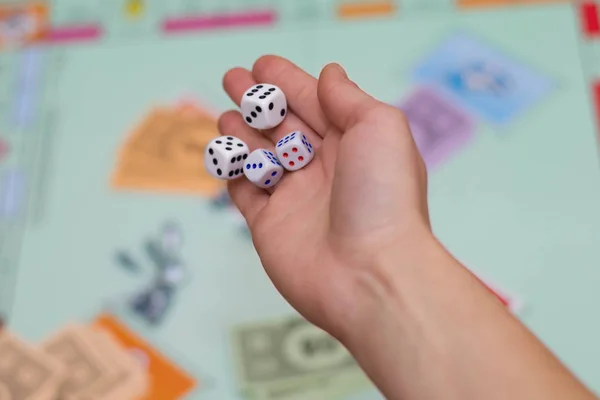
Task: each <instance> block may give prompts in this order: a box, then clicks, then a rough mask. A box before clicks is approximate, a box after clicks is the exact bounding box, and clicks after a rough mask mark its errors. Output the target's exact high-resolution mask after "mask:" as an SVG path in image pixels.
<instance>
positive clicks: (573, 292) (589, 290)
mask: <svg viewBox="0 0 600 400" xmlns="http://www.w3.org/2000/svg"><path fill="white" fill-rule="evenodd" d="M0 4H2V3H0ZM11 4H12V2H11ZM3 7H4V8H2V7H0V9H2V10H7V8H6V7H8V6H6V5H5V6H3ZM10 7H12V10H13V12H12V13H6V12H0V39H1V40H0V47H2V48H3V51H2V52H1V53H0V113H1V114H0V116H1V117H0V314H1V316H2V318H3V319H4V322H5V324H6V326H7V327H8V328H9V329H10V330H12V331H13V332H15V333H16V334H18V335H19V336H20V337H22V338H24V339H25V340H27V341H29V342H32V343H41V342H42V341H43V340H44V339H45V338H46V337H48V336H49V335H51V334H52V333H53V332H55V331H57V330H59V329H61V327H63V326H66V325H68V324H70V323H72V322H73V321H78V322H82V323H84V322H85V323H88V324H91V325H94V326H102V327H104V328H106V329H109V330H111V331H112V332H113V333H114V334H115V336H116V337H118V338H119V339H120V340H121V343H122V344H123V345H124V346H126V347H128V348H130V349H133V350H135V351H137V352H141V353H143V354H144V355H145V356H144V357H146V360H147V362H148V363H149V364H148V365H149V367H148V371H149V372H148V373H149V374H150V376H152V377H153V378H152V379H154V380H155V381H153V382H154V383H152V385H151V387H153V388H154V389H152V390H154V391H153V392H151V393H149V394H148V396H147V398H148V399H163V400H167V399H171V398H173V399H174V398H186V399H219V400H229V399H242V398H252V397H251V396H254V398H281V399H288V398H295V399H304V398H305V399H321V398H323V399H340V400H345V399H348V400H350V399H352V400H354V399H356V400H368V399H378V398H381V396H380V395H379V394H378V393H377V392H376V391H375V390H374V389H373V388H372V387H371V386H370V385H369V384H368V382H367V380H366V379H364V377H363V376H362V375H361V374H360V372H359V371H358V370H357V368H356V366H355V365H354V364H353V363H352V361H351V360H350V359H349V358H348V356H347V354H345V353H344V351H343V349H341V348H339V347H336V345H334V344H331V343H330V342H328V341H327V340H328V339H327V338H326V336H323V335H322V333H320V332H318V331H316V330H314V328H312V327H309V326H307V325H306V324H305V323H304V322H303V321H302V320H300V319H298V318H297V316H296V314H295V312H294V311H293V309H292V308H291V307H290V306H289V305H288V304H287V303H286V302H285V301H284V300H283V299H282V298H281V297H280V296H279V295H278V294H277V292H276V290H275V289H274V287H273V286H272V284H271V283H270V281H269V280H268V278H267V276H266V275H265V273H264V271H263V270H262V269H261V268H260V263H259V260H258V258H257V256H256V254H255V253H254V250H253V247H252V243H251V240H250V239H249V236H248V233H247V231H246V230H245V227H244V225H243V221H242V220H241V218H240V216H239V214H237V213H236V211H235V210H234V209H233V208H232V207H231V205H230V204H229V200H228V198H227V196H226V195H224V192H223V190H224V186H223V185H222V183H221V182H216V181H214V180H212V179H211V178H210V177H209V176H208V175H207V174H206V173H205V171H204V170H203V168H202V166H203V161H202V154H203V147H204V145H205V144H206V143H207V141H208V140H210V138H212V137H214V136H215V135H217V134H218V131H217V127H216V118H217V117H218V115H219V113H220V112H222V111H224V110H227V109H229V108H233V107H234V105H233V103H232V102H231V101H230V100H229V99H228V98H227V97H226V95H225V93H224V92H223V90H222V88H221V78H222V75H223V73H224V72H225V71H226V70H227V69H228V68H230V67H233V66H237V65H242V66H250V65H251V64H252V62H253V61H254V60H255V59H256V58H257V57H258V56H260V55H262V54H265V53H275V54H279V55H282V56H285V57H288V58H290V59H291V60H292V61H294V62H296V63H298V64H299V65H300V66H301V67H303V68H305V69H306V70H308V71H309V72H311V73H313V74H317V73H318V72H319V70H320V68H321V67H322V66H323V65H325V64H326V63H327V62H330V61H336V62H339V63H340V64H342V65H344V66H345V67H346V68H347V70H348V73H349V75H350V76H351V77H352V79H354V80H355V81H356V82H357V83H358V84H359V85H360V86H361V87H362V88H364V89H365V90H367V91H368V92H370V93H371V94H373V95H374V96H376V97H378V98H379V99H381V100H383V101H386V102H388V103H390V104H393V105H395V106H397V107H399V108H401V109H403V110H404V111H405V112H406V114H407V116H408V118H409V121H410V123H411V126H412V129H413V133H414V135H415V139H416V141H417V144H418V146H419V149H420V150H421V152H422V153H423V156H424V158H425V161H426V163H427V166H428V169H429V171H430V206H431V214H432V220H433V226H434V230H435V232H436V234H437V235H438V236H439V238H440V240H441V241H442V242H443V243H444V244H445V245H446V246H447V247H448V248H449V249H450V250H451V251H452V252H453V253H454V254H455V255H456V256H457V257H458V258H459V259H460V260H461V261H462V262H464V263H465V265H467V266H468V267H469V268H470V269H472V270H473V271H474V272H475V273H476V274H477V275H478V276H479V277H480V278H482V280H483V281H485V282H486V283H487V284H489V285H490V287H492V288H493V289H494V290H495V291H497V293H498V294H500V295H502V296H503V297H504V299H505V300H506V303H507V305H508V306H510V307H511V309H512V310H513V311H514V312H515V313H516V314H517V315H518V316H519V318H521V319H522V320H523V321H524V322H525V323H526V324H527V325H528V326H529V327H530V328H531V329H532V330H533V331H534V332H535V333H536V334H537V335H539V337H540V338H541V339H542V340H543V341H544V342H545V343H547V344H548V345H549V346H550V347H551V348H552V350H553V351H555V352H556V354H558V355H559V356H560V358H561V359H562V360H563V361H564V362H565V363H566V364H567V365H568V366H569V367H570V368H572V369H573V370H574V371H575V373H576V374H577V375H578V376H579V377H581V379H583V380H584V381H585V382H586V383H587V384H588V385H590V386H591V387H592V388H593V389H594V390H595V391H597V392H599V393H600V375H599V374H598V372H597V371H598V368H597V360H598V359H600V345H599V344H598V343H599V342H598V338H599V337H600V322H599V321H598V318H595V315H597V308H598V304H600V292H599V291H598V290H597V287H596V286H597V285H596V284H595V283H596V282H598V280H599V279H600V272H599V270H598V268H597V265H598V263H599V262H600V250H599V247H598V240H599V239H600V208H599V207H598V204H600V179H599V178H600V171H599V169H598V159H597V139H596V138H597V136H596V135H597V133H598V130H597V127H598V123H600V120H598V117H597V115H599V114H600V108H599V106H598V104H600V70H599V69H598V68H599V67H598V66H600V50H599V49H600V24H599V23H598V21H599V20H600V13H598V4H597V3H595V2H593V1H592V2H581V4H580V3H579V2H578V3H575V4H570V3H568V2H566V1H548V2H546V1H508V0H506V1H501V0H494V1H485V0H459V1H453V0H405V1H393V0H379V1H365V2H364V3H358V2H348V1H346V2H343V1H334V0H329V1H325V0H323V1H322V0H281V1H275V0H252V1H250V0H244V1H243V0H237V1H236V0H227V1H224V0H206V1H186V0H177V1H169V2H165V1H159V0H154V1H151V0H148V1H144V0H111V1H99V0H85V1H84V0H55V1H53V2H48V3H41V2H35V3H34V4H33V3H28V4H27V5H25V6H22V7H23V8H19V7H17V10H18V12H16V13H15V12H14V10H15V6H14V5H11V6H10ZM7 21H9V22H7ZM596 82H598V83H596ZM273 337H277V338H278V339H277V340H280V341H281V342H282V343H286V344H285V346H288V347H286V349H287V350H286V351H282V350H281V349H278V348H274V347H273V346H275V344H274V343H275V342H269V340H270V339H269V338H273ZM273 340H274V339H273ZM306 341H308V342H309V343H320V344H321V346H322V347H320V348H321V352H319V351H317V352H316V354H317V356H315V357H314V358H311V357H312V356H310V355H307V354H304V353H301V352H300V350H299V349H300V348H301V344H302V343H305V342H306ZM270 346H271V347H270ZM282 346H283V345H282ZM275 347H276V346H275ZM257 349H258V350H257ZM260 349H263V350H260ZM322 349H327V350H326V351H323V350H322ZM133 350H132V351H133ZM259 350H260V351H259ZM261 351H264V353H261ZM269 351H271V353H269ZM280 354H287V355H288V356H289V359H285V358H281V357H282V356H281V355H280ZM311 354H312V353H311ZM260 357H265V360H267V361H269V362H271V364H269V365H275V366H276V367H274V369H272V370H268V369H267V370H266V371H267V372H264V371H265V370H264V369H263V370H262V371H263V372H262V373H259V372H260V371H261V370H260V368H259V367H261V365H258V364H257V363H258V361H257V360H260V359H261V358H260ZM262 367H263V368H264V365H262ZM253 368H256V370H254V369H253ZM257 371H259V372H257ZM269 371H270V372H269ZM161 377H162V378H161ZM161 379H163V380H162V381H161ZM164 382H171V384H170V385H169V384H167V383H164ZM161 384H162V385H161ZM157 387H162V388H163V389H164V390H165V391H163V392H160V391H158V389H156V388H157ZM290 392H291V393H293V395H291V394H289V393H290Z"/></svg>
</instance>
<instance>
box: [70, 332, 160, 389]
mask: <svg viewBox="0 0 600 400" xmlns="http://www.w3.org/2000/svg"><path fill="white" fill-rule="evenodd" d="M92 332H93V335H94V336H95V337H94V340H95V342H96V345H97V348H98V349H99V350H101V352H102V353H103V354H104V355H105V356H106V358H107V359H108V360H109V362H110V363H111V371H112V373H111V374H107V375H105V376H104V377H102V378H101V379H100V380H99V381H98V382H96V383H95V384H93V385H91V386H90V387H89V388H88V389H86V390H85V391H84V392H83V393H81V394H77V395H74V396H71V397H69V399H68V400H130V399H136V398H139V397H140V396H141V395H143V394H144V393H145V391H146V388H147V384H148V381H147V380H148V376H147V373H146V370H145V369H144V367H143V366H142V364H141V363H140V362H138V361H137V360H136V359H135V358H134V356H133V355H131V353H129V352H128V350H126V349H125V348H124V347H123V346H121V345H120V344H119V343H118V342H117V340H116V339H115V338H114V337H113V336H112V335H111V334H110V333H108V332H107V331H105V330H103V329H100V328H92Z"/></svg>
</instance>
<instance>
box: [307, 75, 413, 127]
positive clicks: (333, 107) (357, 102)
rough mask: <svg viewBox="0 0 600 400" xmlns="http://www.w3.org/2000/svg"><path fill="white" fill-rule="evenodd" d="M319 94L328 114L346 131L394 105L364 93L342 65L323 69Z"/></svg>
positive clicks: (322, 105)
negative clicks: (349, 77) (351, 79)
mask: <svg viewBox="0 0 600 400" xmlns="http://www.w3.org/2000/svg"><path fill="white" fill-rule="evenodd" d="M318 96H319V102H320V104H321V107H322V108H323V111H324V112H325V115H326V117H327V118H328V119H329V120H330V121H331V122H332V123H333V124H335V125H336V126H337V127H338V128H339V129H340V130H341V131H342V132H345V131H346V130H348V129H350V128H351V127H352V126H354V125H356V124H357V123H358V122H361V121H364V120H367V119H369V118H372V117H374V114H377V113H378V112H379V111H381V110H385V111H387V109H388V108H389V107H390V106H388V105H387V104H385V103H382V102H380V101H378V100H376V99H374V98H373V97H371V96H369V95H368V94H367V93H365V92H363V91H362V90H361V89H360V88H359V87H358V86H357V85H356V84H355V83H354V82H352V81H350V79H348V75H347V74H346V71H344V69H343V68H342V67H341V66H340V65H338V64H328V65H327V66H325V68H323V71H321V75H320V77H319V86H318ZM388 114H389V113H388ZM400 115H401V113H400ZM388 117H389V115H388Z"/></svg>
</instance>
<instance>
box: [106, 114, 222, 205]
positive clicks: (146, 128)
mask: <svg viewBox="0 0 600 400" xmlns="http://www.w3.org/2000/svg"><path fill="white" fill-rule="evenodd" d="M216 136H219V132H218V129H217V121H216V118H215V117H213V116H212V115H210V114H208V113H205V112H203V111H202V110H200V109H197V108H195V107H193V106H192V105H189V104H183V105H180V106H178V107H174V108H156V109H154V110H152V111H151V112H150V113H149V114H148V115H147V116H146V117H145V118H144V120H143V121H142V122H141V123H140V124H139V125H138V126H137V127H136V128H135V129H134V130H133V131H132V133H131V134H130V136H129V138H128V139H127V140H126V141H125V143H124V144H123V147H122V148H121V149H120V151H119V153H118V157H117V165H116V168H115V171H114V172H113V176H112V182H111V183H112V186H113V187H114V188H116V189H137V190H155V191H163V192H179V193H186V194H200V195H204V196H208V197H212V196H214V195H216V194H217V193H219V192H220V191H221V190H222V189H223V188H224V183H223V182H222V181H219V180H217V179H214V178H213V177H212V176H210V175H209V174H208V172H206V169H205V168H204V148H205V147H206V145H207V144H208V143H209V142H210V141H211V140H212V139H213V138H214V137H216Z"/></svg>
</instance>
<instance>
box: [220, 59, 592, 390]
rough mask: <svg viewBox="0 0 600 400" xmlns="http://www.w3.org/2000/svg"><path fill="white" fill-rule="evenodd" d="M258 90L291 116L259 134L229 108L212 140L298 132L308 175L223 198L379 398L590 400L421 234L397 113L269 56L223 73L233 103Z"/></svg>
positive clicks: (424, 221)
mask: <svg viewBox="0 0 600 400" xmlns="http://www.w3.org/2000/svg"><path fill="white" fill-rule="evenodd" d="M260 82H266V83H271V84H274V85H277V86H279V87H280V88H281V89H282V90H283V91H284V92H285V94H286V97H287V100H288V105H289V108H290V110H289V113H288V115H287V117H286V119H285V120H284V122H283V123H282V124H281V125H279V126H278V127H276V128H275V129H273V130H269V131H263V132H257V131H255V130H253V129H252V128H250V127H249V126H248V125H246V123H245V122H244V121H243V119H242V116H241V115H240V113H239V112H238V111H236V110H232V111H228V112H226V113H224V114H223V115H222V116H221V118H220V120H219V129H220V132H221V133H222V134H223V135H234V136H237V137H239V138H240V139H242V140H243V141H245V142H246V143H248V145H249V146H250V148H251V149H252V150H253V149H256V148H266V149H271V150H272V149H273V148H274V143H276V142H277V141H278V140H279V139H281V138H282V137H284V136H286V135H287V134H289V133H290V132H292V131H294V130H301V131H302V132H303V133H304V134H305V135H306V136H307V137H308V138H309V140H310V141H311V143H312V144H313V146H314V147H315V148H316V157H315V159H314V160H313V161H312V162H311V163H310V164H309V165H308V166H306V167H305V168H303V169H301V170H299V171H297V172H294V173H288V174H286V175H285V177H284V178H283V179H282V181H281V182H280V183H279V184H278V185H277V186H276V187H275V188H274V189H273V190H269V191H265V190H262V189H259V188H257V187H255V186H254V185H253V184H252V183H250V182H249V181H248V180H245V179H238V180H235V181H232V182H229V192H230V195H231V197H232V199H233V201H234V202H235V204H236V205H237V207H238V208H239V209H240V211H241V212H242V214H243V215H244V217H245V218H246V221H247V223H248V226H249V228H250V230H251V232H252V238H253V242H254V245H255V247H256V250H257V252H258V254H259V256H260V259H261V261H262V264H263V266H264V268H265V271H266V272H267V274H268V275H269V277H270V278H271V280H272V282H273V284H274V285H275V287H276V288H277V289H278V290H279V292H280V293H281V294H282V295H283V296H284V297H285V298H286V299H287V300H288V301H289V303H290V304H291V305H292V306H293V307H294V308H295V309H296V310H298V312H299V313H301V314H302V315H303V316H304V317H305V318H306V319H308V320H309V321H311V322H312V323H314V324H316V325H317V326H319V327H321V328H322V329H324V330H326V331H327V332H329V333H330V334H331V335H333V336H335V337H336V338H337V339H339V340H340V341H341V342H342V343H343V344H344V345H345V346H346V347H347V348H348V350H349V351H350V352H351V353H352V354H353V356H354V357H355V358H356V360H357V361H358V363H359V364H360V366H361V367H362V368H363V369H364V371H365V372H366V373H367V375H368V376H369V377H370V378H371V380H372V381H373V382H374V384H375V385H376V386H377V387H378V388H379V389H380V391H381V392H382V393H383V394H384V395H385V396H386V398H388V399H402V400H411V399H438V398H439V399H455V398H456V399H462V400H465V399H467V400H468V399H478V400H479V399H482V398H485V399H496V398H497V399H507V398H511V399H528V400H529V399H545V400H546V399H564V398H569V399H595V397H594V395H593V394H592V393H591V392H589V391H588V390H587V389H586V388H585V387H584V386H583V385H582V384H581V383H580V382H579V381H578V380H577V379H576V378H575V377H574V376H573V375H572V374H571V373H570V372H569V371H568V370H567V369H566V368H565V367H564V366H563V365H562V364H561V363H560V361H558V359H557V358H556V357H555V356H554V355H552V353H551V352H550V351H549V350H547V349H546V348H545V347H544V346H543V345H542V344H541V343H540V342H539V341H538V340H537V339H536V338H535V337H534V336H533V335H532V334H531V333H530V332H529V331H528V330H527V329H526V328H525V327H524V326H523V325H522V324H521V323H520V322H519V321H518V320H516V319H515V318H513V317H512V316H511V315H510V313H509V312H507V310H506V309H505V308H504V307H503V306H502V305H501V304H500V303H499V302H498V301H497V299H496V298H495V297H494V296H493V295H492V294H491V293H490V292H489V291H488V290H487V289H485V288H484V287H483V286H482V285H481V283H480V282H479V281H478V280H477V279H476V278H475V277H474V276H473V275H472V274H471V273H470V272H468V270H467V269H466V268H464V267H463V266H462V265H460V263H459V262H458V261H456V260H455V259H454V258H453V257H452V255H451V254H450V253H448V252H447V251H446V249H444V248H443V246H442V245H441V244H440V243H439V241H438V240H436V238H435V236H434V235H433V233H432V230H431V225H430V220H429V213H428V205H427V171H426V168H425V165H424V163H423V160H422V158H421V157H420V155H419V152H418V150H417V147H416V145H415V143H414V141H413V138H412V135H411V133H410V128H409V125H408V123H407V120H406V117H405V116H404V115H403V114H402V112H400V111H399V110H398V109H396V108H394V107H392V106H389V105H387V104H385V103H382V102H380V101H378V100H376V99H374V98H373V97H371V96H369V95H368V94H367V93H365V92H364V91H362V90H361V89H360V88H359V87H358V86H357V85H356V84H355V83H354V82H352V81H351V80H350V79H349V78H348V76H347V74H346V72H345V71H344V69H343V68H342V67H341V66H339V65H337V64H329V65H327V66H326V67H325V68H324V69H323V70H322V72H321V74H320V76H319V77H318V79H317V78H314V77H312V76H311V75H309V74H307V73H306V72H305V71H303V70H302V69H300V68H299V67H297V66H296V65H294V64H292V63H291V62H290V61H288V60H286V59H283V58H280V57H276V56H264V57H261V58H260V59H259V60H257V61H256V63H255V64H254V66H253V68H252V70H251V71H250V70H246V69H243V68H233V69H231V70H230V71H228V72H227V73H226V75H225V77H224V79H223V86H224V88H225V91H226V92H227V93H228V95H229V96H230V97H231V99H232V100H233V101H234V102H235V103H236V104H238V106H239V101H240V100H241V98H242V95H243V93H244V92H245V91H246V90H247V89H248V88H249V87H250V86H252V85H254V84H257V83H260Z"/></svg>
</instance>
